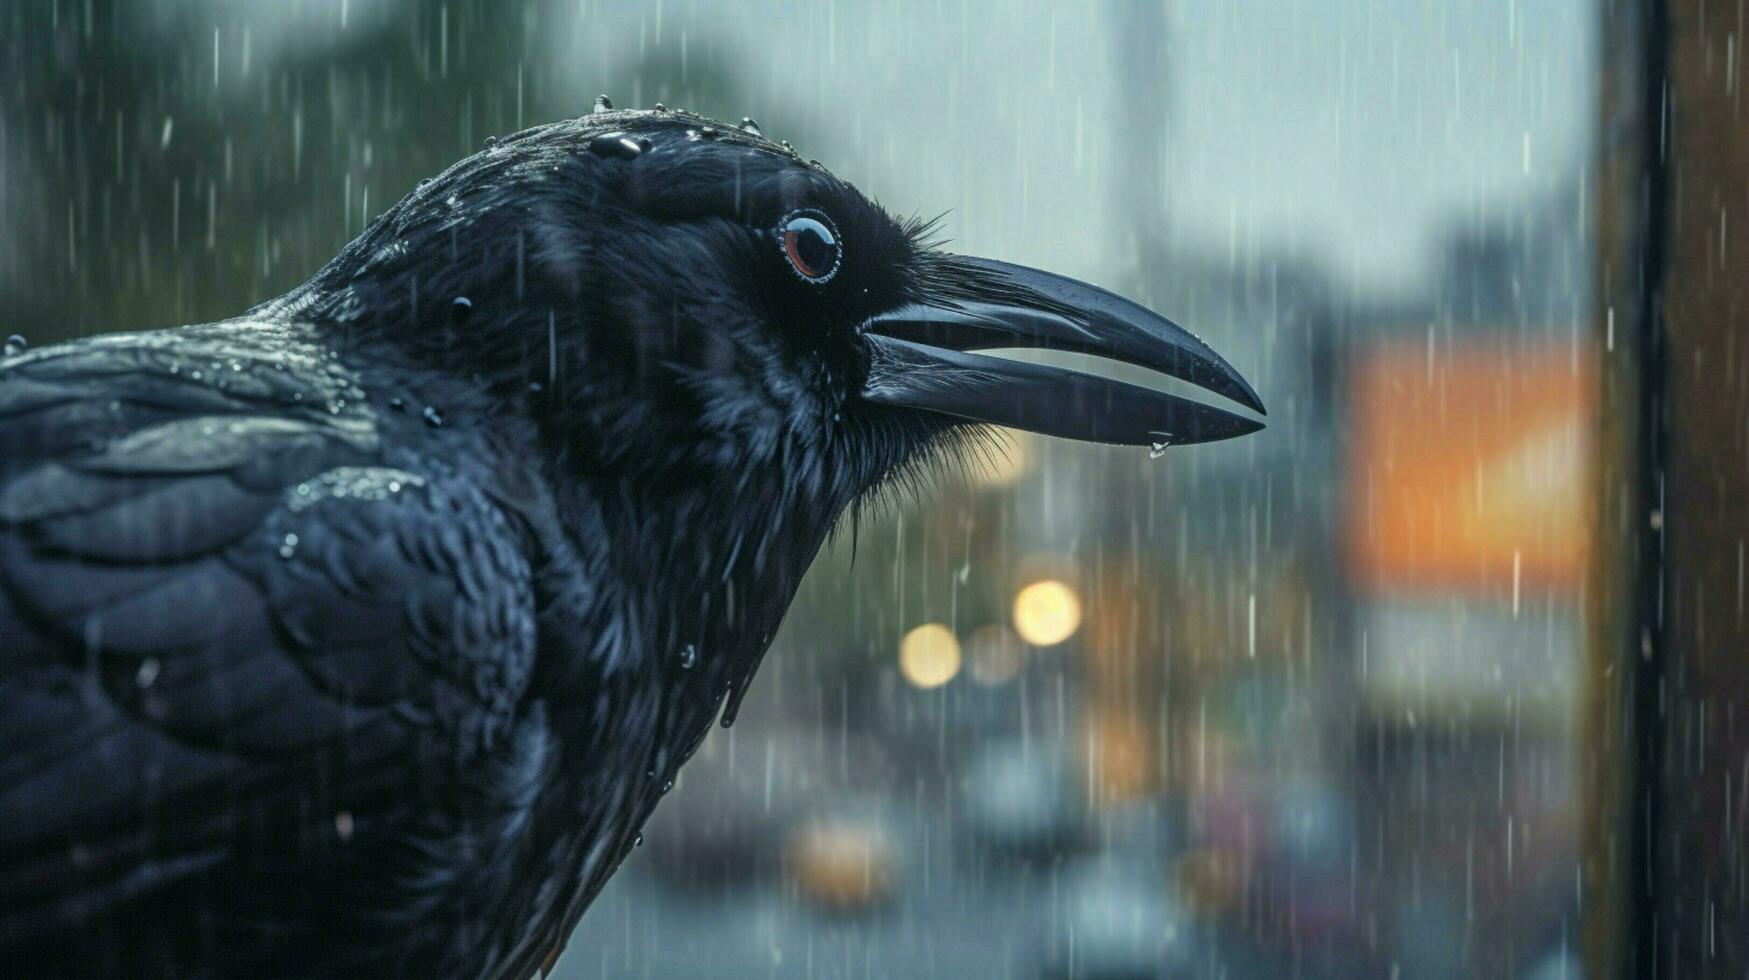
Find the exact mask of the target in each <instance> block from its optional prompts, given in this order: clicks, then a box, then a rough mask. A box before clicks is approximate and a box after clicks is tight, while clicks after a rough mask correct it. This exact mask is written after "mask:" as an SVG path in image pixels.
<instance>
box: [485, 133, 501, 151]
mask: <svg viewBox="0 0 1749 980" xmlns="http://www.w3.org/2000/svg"><path fill="white" fill-rule="evenodd" d="M497 145H498V137H496V136H488V137H486V143H485V147H486V149H488V150H490V149H492V148H493V147H495V146H497Z"/></svg>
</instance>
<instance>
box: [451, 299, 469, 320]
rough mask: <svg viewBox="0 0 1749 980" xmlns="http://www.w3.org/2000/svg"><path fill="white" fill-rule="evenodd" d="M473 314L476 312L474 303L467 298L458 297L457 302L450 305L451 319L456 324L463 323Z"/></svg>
mask: <svg viewBox="0 0 1749 980" xmlns="http://www.w3.org/2000/svg"><path fill="white" fill-rule="evenodd" d="M473 312H474V301H473V300H471V299H468V298H467V297H466V296H457V297H456V298H455V300H454V301H453V302H451V303H450V304H449V315H450V318H451V319H453V320H455V322H457V323H461V322H463V321H464V320H466V319H467V318H468V316H469V315H470V314H472V313H473Z"/></svg>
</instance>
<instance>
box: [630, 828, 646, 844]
mask: <svg viewBox="0 0 1749 980" xmlns="http://www.w3.org/2000/svg"><path fill="white" fill-rule="evenodd" d="M632 846H633V847H643V846H644V834H643V832H642V831H639V832H638V836H637V838H636V839H635V840H633V841H632Z"/></svg>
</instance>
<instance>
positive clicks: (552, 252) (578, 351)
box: [0, 98, 1263, 978]
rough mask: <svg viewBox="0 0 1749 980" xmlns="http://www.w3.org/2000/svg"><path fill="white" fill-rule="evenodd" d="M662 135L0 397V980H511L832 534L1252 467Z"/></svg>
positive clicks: (495, 154) (563, 923) (961, 284)
mask: <svg viewBox="0 0 1749 980" xmlns="http://www.w3.org/2000/svg"><path fill="white" fill-rule="evenodd" d="M930 234H931V233H930V232H929V230H928V227H927V225H926V224H925V223H920V222H917V221H915V220H909V221H907V220H899V219H896V218H894V217H892V216H890V215H889V214H888V213H887V212H885V211H883V210H882V209H881V208H880V207H879V206H877V205H876V204H874V203H873V202H872V201H871V200H869V199H868V198H867V197H865V196H864V195H863V194H862V193H860V192H859V191H857V190H856V188H854V187H852V186H851V185H850V184H848V183H846V182H844V181H843V180H840V179H838V178H837V177H834V176H833V175H832V174H831V173H829V172H828V171H827V170H826V169H824V168H823V167H822V166H821V165H819V164H818V163H816V162H811V161H804V160H802V159H801V158H799V157H798V156H797V154H796V153H795V152H794V151H793V150H792V149H791V148H790V147H789V146H788V144H787V143H784V144H779V143H774V142H772V141H770V140H768V139H766V138H765V137H764V136H763V134H762V133H761V132H760V131H759V129H758V127H757V125H756V124H754V123H753V122H752V121H751V120H745V121H743V123H742V124H741V125H725V124H723V123H721V122H716V121H713V120H710V119H707V118H704V117H702V116H697V115H693V114H690V113H685V112H682V111H675V110H669V109H666V108H664V107H662V106H660V105H658V106H656V107H655V108H654V109H651V110H640V111H620V110H614V109H613V108H612V106H611V105H610V104H609V103H608V102H607V100H606V99H605V98H604V99H601V100H597V103H596V111H594V112H591V113H588V114H586V115H585V116H583V117H582V118H579V119H574V120H567V121H562V122H557V123H552V124H549V125H542V126H537V127H535V128H531V129H528V130H525V131H522V132H519V133H516V134H514V135H511V136H508V137H505V138H503V139H495V140H489V141H487V144H486V146H485V147H484V148H483V149H482V150H481V151H480V152H478V153H475V154H473V155H471V156H469V157H467V158H465V159H463V160H461V161H460V162H458V163H456V164H454V165H453V166H451V167H450V168H449V169H448V170H446V171H444V172H443V173H442V174H441V175H440V176H438V177H436V178H435V179H432V180H427V181H424V182H421V183H420V184H419V186H418V187H417V188H416V189H414V190H413V191H412V192H411V193H410V194H409V195H408V196H407V197H406V198H405V199H403V200H402V201H400V202H399V203H398V204H396V205H395V206H394V207H392V208H390V209H389V210H388V211H387V212H386V213H384V214H383V215H382V216H381V217H379V218H377V219H376V220H375V221H374V222H372V223H371V224H370V226H369V227H368V229H367V230H366V231H365V232H364V233H363V234H362V235H361V236H360V237H359V238H358V239H357V240H355V241H353V242H352V243H350V244H349V245H347V246H346V247H345V248H344V249H343V250H342V251H341V252H340V254H339V255H338V256H336V257H335V258H334V259H333V260H332V261H331V262H329V263H328V264H327V265H326V266H324V267H323V268H322V269H321V270H319V271H318V272H316V274H315V275H314V276H313V277H312V278H311V279H309V280H308V281H307V282H305V283H303V284H302V285H300V286H298V287H296V288H294V289H293V290H292V291H290V292H289V293H286V294H285V295H283V296H280V297H278V298H276V299H273V300H270V301H268V302H266V303H263V304H262V305H260V306H257V307H255V308H254V309H252V310H250V311H248V312H247V313H246V314H244V315H242V316H240V317H238V318H236V319H231V320H225V321H222V322H218V323H210V324H203V325H195V326H185V327H178V328H174V329H168V330H161V331H154V332H145V333H132V334H120V335H111V336H104V337H96V338H89V339H83V340H79V341H76V342H71V343H65V344H60V345H53V346H44V347H41V348H40V349H35V350H30V351H28V352H24V353H13V354H11V356H9V357H7V358H5V360H3V361H0V641H3V642H0V962H3V963H6V964H8V966H9V967H10V970H9V972H11V973H12V974H14V975H32V976H90V975H112V976H116V975H129V976H172V975H174V976H183V977H208V976H288V975H293V976H335V975H352V974H359V973H372V974H375V975H385V974H388V975H416V976H444V977H448V976H493V977H512V978H519V977H527V976H530V975H534V974H536V973H537V972H538V971H539V970H541V969H542V968H543V964H548V965H550V963H551V961H552V958H553V957H554V956H556V954H557V951H558V950H559V949H561V948H562V946H563V943H564V940H565V938H566V936H567V935H568V934H569V933H570V931H571V930H572V928H573V927H574V925H575V924H576V922H577V920H578V918H579V916H580V915H582V913H583V911H584V909H585V908H586V907H587V906H588V905H589V903H590V901H591V899H592V898H593V897H594V896H595V895H596V893H597V892H598V891H599V890H600V888H601V886H602V884H603V883H604V882H605V881H606V880H607V879H608V877H609V876H610V875H611V874H612V873H613V871H614V869H615V868H616V867H618V865H619V864H620V862H621V861H623V860H624V858H625V857H626V855H627V853H628V852H629V851H630V849H631V848H633V847H634V846H635V845H636V844H637V843H638V841H639V840H640V835H639V828H640V826H641V825H642V824H643V822H644V820H645V818H646V817H648V816H649V814H650V812H651V810H652V808H654V807H655V806H656V804H657V802H658V801H659V800H660V799H661V798H662V795H663V793H664V792H666V791H667V790H668V789H669V787H670V786H671V785H672V781H673V780H674V778H675V775H676V772H677V771H678V769H679V767H680V766H681V764H682V763H684V762H685V761H686V760H687V758H688V757H689V756H690V755H691V754H692V753H693V751H694V750H695V749H696V748H697V747H698V745H699V743H700V741H701V740H702V739H703V737H704V736H705V734H706V732H707V731H708V730H709V728H710V726H711V723H712V721H713V719H718V718H720V720H721V723H722V724H723V725H728V724H730V723H731V722H732V721H733V720H734V715H735V712H736V708H737V705H738V704H739V702H740V700H741V698H742V696H743V695H744V694H745V693H746V691H747V687H748V684H749V683H750V681H751V679H752V677H753V673H754V671H755V669H756V668H757V667H758V665H759V662H760V658H761V656H762V655H763V654H764V652H765V650H766V648H767V646H768V645H769V644H770V642H771V638H772V634H773V633H774V632H775V631H776V630H777V628H778V624H779V622H780V621H781V620H782V618H783V615H784V611H785V608H786V607H787V606H788V604H789V602H790V600H791V599H792V597H793V596H794V594H795V591H796V587H797V584H798V582H799V580H800V579H801V577H802V573H803V572H804V571H805V570H806V569H807V567H808V565H809V563H810V562H811V561H812V560H813V557H814V555H815V554H816V552H817V551H818V550H819V549H820V547H821V546H822V543H823V542H824V541H825V540H826V539H827V537H828V536H829V534H830V533H831V532H832V531H833V529H834V528H835V526H837V525H838V524H839V522H840V519H841V518H842V517H844V516H845V515H846V514H853V513H854V512H855V510H856V508H857V506H858V504H859V502H861V501H865V500H867V499H869V498H870V496H871V494H877V493H879V492H881V491H882V489H883V488H889V489H890V488H893V487H907V486H909V485H912V484H916V483H917V482H918V481H919V479H920V478H921V477H923V476H924V475H926V474H927V473H929V472H931V471H932V470H933V469H935V468H938V467H940V466H942V465H947V464H951V463H952V461H953V460H954V459H955V458H956V457H958V456H960V455H962V454H964V453H965V452H967V451H969V450H974V449H976V448H977V446H978V445H979V441H980V440H981V439H983V438H985V437H986V434H987V433H988V432H989V431H990V429H991V427H992V426H1012V427H1018V428H1021V429H1027V430H1031V431H1034V432H1039V433H1046V434H1052V435H1057V436H1065V437H1069V438H1074V439H1083V440H1096V441H1101V442H1107V443H1116V444H1129V445H1141V446H1146V445H1155V446H1159V445H1164V444H1169V443H1194V442H1201V441H1208V440H1214V439H1223V438H1228V437H1232V436H1237V435H1241V434H1244V433H1248V432H1252V431H1255V430H1256V429H1259V428H1261V424H1260V423H1259V422H1258V421H1257V420H1255V419H1254V418H1252V417H1249V416H1246V415H1240V414H1236V413H1231V412H1227V411H1223V410H1221V409H1218V408H1215V407H1212V406H1209V405H1205V404H1202V403H1200V402H1196V401H1193V400H1189V399H1185V398H1181V397H1178V396H1174V395H1171V394H1167V393H1164V392H1161V391H1157V390H1154V389H1150V388H1144V387H1139V386H1133V385H1128V384H1123V383H1119V382H1116V381H1113V380H1108V379H1106V378H1103V377H1099V376H1096V375H1093V374H1088V373H1081V372H1076V371H1071V370H1067V369H1064V368H1060V367H1054V366H1047V365H1044V364H1040V363H1035V362H1021V361H1017V360H1012V359H1006V358H1002V357H998V356H994V355H991V354H986V353H978V351H979V350H985V349H990V348H1051V349H1057V350H1064V351H1071V352H1080V353H1085V354H1094V355H1099V356H1102V357H1105V358H1110V359H1114V360H1118V361H1123V362H1128V363H1131V364H1134V365H1139V366H1142V367H1145V368H1149V369H1152V370H1156V371H1159V372H1162V373H1164V374H1167V375H1171V376H1174V377H1177V378H1181V379H1185V380H1187V381H1189V382H1190V383H1192V384H1195V385H1197V386H1199V387H1202V388H1204V389H1207V390H1209V391H1211V392H1214V393H1217V394H1220V395H1222V396H1225V397H1228V398H1231V399H1233V400H1235V401H1237V402H1239V403H1241V404H1243V405H1245V406H1247V407H1249V408H1250V409H1252V410H1255V411H1256V412H1258V413H1261V412H1262V411H1263V405H1262V403H1261V401H1260V400H1259V399H1258V396H1257V394H1256V392H1255V391H1253V390H1252V388H1251V387H1250V386H1249V385H1248V384H1247V383H1246V382H1245V381H1244V379H1243V378H1242V377H1240V375H1239V374H1238V373H1237V372H1236V371H1234V370H1233V368H1232V367H1230V366H1229V365H1228V364H1227V363H1226V362H1225V361H1223V360H1222V359H1221V358H1220V357H1219V356H1218V355H1217V354H1216V353H1215V352H1214V351H1212V350H1211V349H1209V348H1208V347H1207V346H1206V345H1204V344H1203V343H1202V342H1201V341H1199V340H1198V339H1196V338H1195V337H1194V336H1192V335H1191V334H1190V333H1188V332H1187V331H1185V330H1183V329H1181V328H1179V327H1177V326H1175V325H1174V324H1172V323H1171V322H1169V321H1167V320H1165V319H1164V318H1162V317H1160V316H1158V315H1156V314H1154V313H1152V312H1150V311H1148V310H1147V309H1145V308H1143V307H1141V306H1139V305H1137V304H1135V303H1132V302H1129V301H1127V300H1125V299H1122V298H1120V297H1118V296H1116V295H1114V294H1112V293H1109V292H1105V291H1103V290H1101V289H1098V288H1095V287H1093V286H1090V285H1087V284H1084V283H1080V282H1076V281H1074V280H1070V279H1066V278H1063V277H1060V276H1056V275H1052V274H1049V273H1046V272H1041V271H1037V270H1033V269H1028V268H1023V267H1020V266H1016V265H1010V264H1008V263H1004V262H1000V261H994V260H989V259H979V258H970V257H965V256H960V255H954V254H950V253H947V252H945V251H943V250H942V249H941V248H940V247H939V245H938V244H936V243H934V242H932V241H931V240H930Z"/></svg>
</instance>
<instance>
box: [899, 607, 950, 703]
mask: <svg viewBox="0 0 1749 980" xmlns="http://www.w3.org/2000/svg"><path fill="white" fill-rule="evenodd" d="M899 672H900V673H902V674H904V675H905V679H906V680H907V681H910V682H911V684H912V685H913V686H915V687H921V688H926V689H927V688H932V687H940V686H941V685H943V684H946V683H947V682H948V681H951V680H953V679H954V677H955V676H956V675H957V674H959V672H960V641H959V638H958V637H956V636H954V635H953V630H951V629H948V628H947V627H946V626H943V625H942V624H940V623H924V624H923V625H922V626H919V627H917V628H916V629H914V630H912V631H911V632H909V633H906V634H905V638H904V639H903V640H900V641H899Z"/></svg>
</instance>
